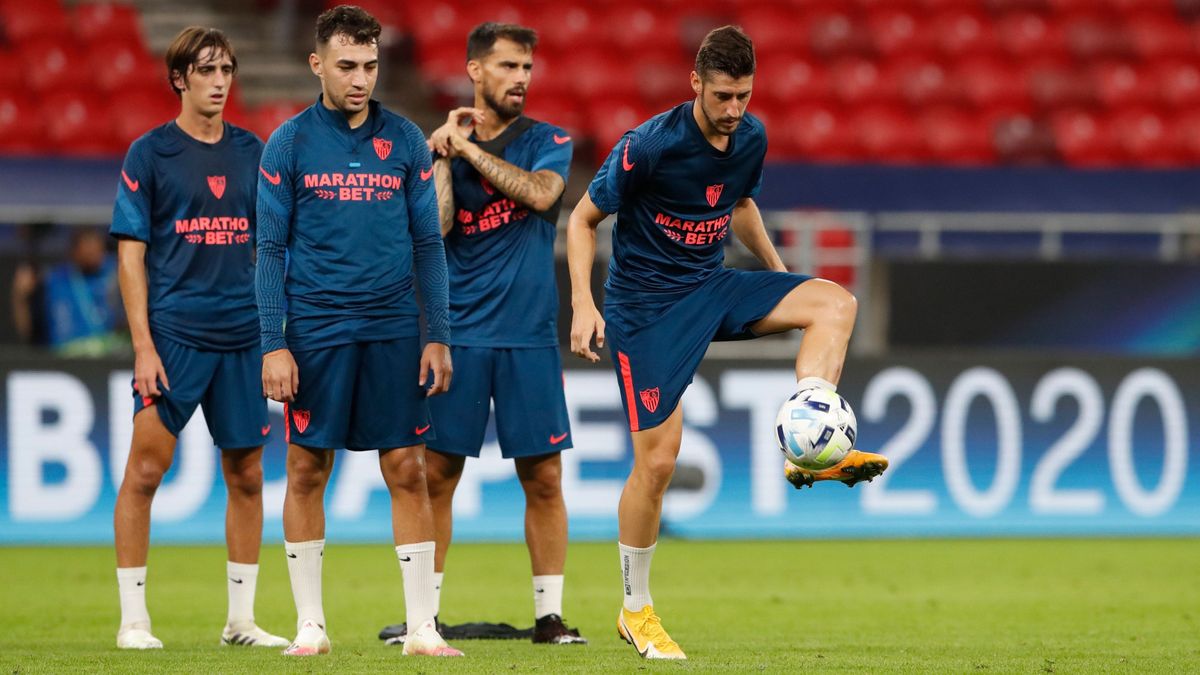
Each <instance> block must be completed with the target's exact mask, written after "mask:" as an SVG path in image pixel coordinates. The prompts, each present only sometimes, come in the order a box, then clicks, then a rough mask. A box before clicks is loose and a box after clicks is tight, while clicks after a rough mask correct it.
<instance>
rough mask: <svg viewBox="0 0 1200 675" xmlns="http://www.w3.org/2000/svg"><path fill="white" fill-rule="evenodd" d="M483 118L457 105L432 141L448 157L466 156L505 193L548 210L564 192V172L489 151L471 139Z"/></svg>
mask: <svg viewBox="0 0 1200 675" xmlns="http://www.w3.org/2000/svg"><path fill="white" fill-rule="evenodd" d="M482 121H483V111H482V110H480V109H478V108H455V109H454V110H451V111H450V115H449V117H448V119H447V120H446V123H445V124H443V125H442V126H441V127H439V128H438V129H437V130H436V131H434V132H433V135H432V136H431V137H430V139H429V140H430V144H431V145H432V146H433V149H434V151H435V152H437V153H439V154H441V155H443V156H446V157H462V158H463V159H465V160H467V161H468V162H470V163H471V166H473V167H475V170H476V171H478V172H479V173H480V174H481V175H482V176H483V177H484V178H486V179H487V180H488V182H489V183H491V184H492V185H494V186H495V187H496V189H497V190H500V192H501V193H503V194H504V196H505V197H508V198H509V199H511V200H513V201H514V202H517V203H518V204H522V205H524V206H527V207H529V208H531V209H533V210H534V211H545V210H547V209H549V208H550V207H552V206H554V202H557V201H558V198H559V197H561V196H562V192H563V189H564V188H565V187H566V182H565V181H563V178H562V176H560V175H558V174H557V173H555V172H553V171H550V170H549V169H543V170H541V171H526V170H525V169H522V168H520V167H518V166H515V165H513V164H510V163H509V162H506V161H504V160H503V159H500V158H499V157H497V156H495V155H493V154H491V153H488V152H485V151H484V150H483V149H482V148H480V147H479V146H478V145H475V144H474V143H472V142H471V138H470V136H471V128H472V124H478V123H480V122H482Z"/></svg>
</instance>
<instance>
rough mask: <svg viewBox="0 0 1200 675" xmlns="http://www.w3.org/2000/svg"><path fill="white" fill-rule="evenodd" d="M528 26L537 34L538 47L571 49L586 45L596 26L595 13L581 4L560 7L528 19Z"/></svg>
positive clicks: (587, 6)
mask: <svg viewBox="0 0 1200 675" xmlns="http://www.w3.org/2000/svg"><path fill="white" fill-rule="evenodd" d="M530 25H531V26H532V27H533V28H534V29H536V30H537V32H538V41H539V45H547V46H550V47H553V48H555V49H556V50H566V49H571V48H574V47H577V46H579V45H581V44H584V43H586V42H587V41H589V40H590V39H591V38H592V36H593V35H594V34H595V31H596V28H597V26H598V24H597V22H596V11H595V10H594V9H593V8H592V7H590V6H589V5H586V4H583V3H578V4H571V5H561V6H558V7H556V8H552V9H548V10H547V11H544V12H540V13H538V14H537V15H535V16H533V17H531V18H530ZM539 48H540V47H539Z"/></svg>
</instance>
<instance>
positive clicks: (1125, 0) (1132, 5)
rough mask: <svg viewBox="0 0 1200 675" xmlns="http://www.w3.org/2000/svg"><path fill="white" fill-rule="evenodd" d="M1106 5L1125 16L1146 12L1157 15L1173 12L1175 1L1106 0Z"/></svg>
mask: <svg viewBox="0 0 1200 675" xmlns="http://www.w3.org/2000/svg"><path fill="white" fill-rule="evenodd" d="M1106 4H1107V5H1108V6H1109V7H1110V8H1111V9H1112V10H1113V11H1115V12H1118V13H1120V14H1127V15H1132V14H1137V13H1140V12H1147V11H1149V12H1157V13H1159V14H1166V13H1173V12H1175V0H1107V3H1106Z"/></svg>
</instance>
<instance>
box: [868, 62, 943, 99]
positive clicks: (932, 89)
mask: <svg viewBox="0 0 1200 675" xmlns="http://www.w3.org/2000/svg"><path fill="white" fill-rule="evenodd" d="M883 78H884V79H885V80H887V81H889V82H894V83H895V85H896V87H897V89H898V91H899V92H900V97H901V98H902V99H903V100H905V101H906V102H908V104H909V105H912V106H914V107H923V106H929V105H939V104H945V103H953V102H955V101H956V99H957V98H958V95H959V93H958V91H957V89H956V87H955V84H956V83H955V82H953V81H952V80H951V78H950V77H949V75H948V74H947V73H946V69H945V68H944V67H943V66H942V64H941V63H940V62H938V61H935V60H933V59H927V58H920V57H915V58H909V59H896V60H893V61H892V62H891V63H890V64H888V65H887V66H886V67H885V71H884V74H883Z"/></svg>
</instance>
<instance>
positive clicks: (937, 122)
mask: <svg viewBox="0 0 1200 675" xmlns="http://www.w3.org/2000/svg"><path fill="white" fill-rule="evenodd" d="M918 124H919V125H920V127H921V131H922V133H923V134H924V135H925V143H926V145H928V147H929V151H930V155H931V156H932V158H933V160H934V161H935V162H938V163H944V164H967V165H975V164H991V163H993V162H995V161H996V149H995V146H994V144H993V142H992V129H991V126H990V125H989V124H987V123H986V122H985V121H984V120H982V119H980V118H979V116H977V115H972V114H970V113H967V112H964V111H962V110H958V109H954V108H945V107H943V108H933V109H930V110H928V111H926V112H923V113H921V116H920V118H919V119H918Z"/></svg>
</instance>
